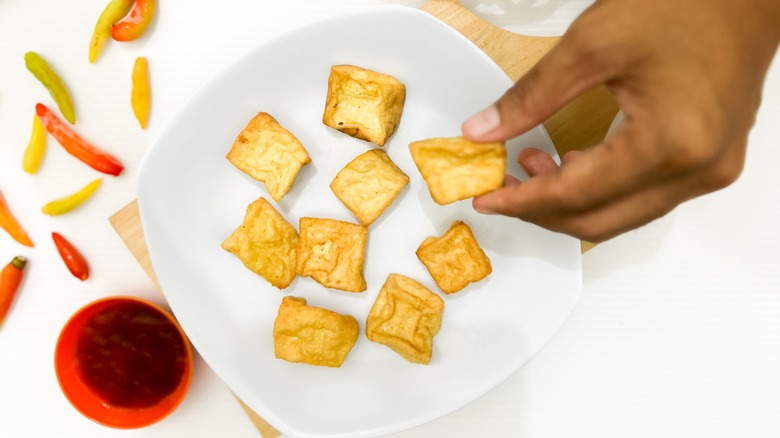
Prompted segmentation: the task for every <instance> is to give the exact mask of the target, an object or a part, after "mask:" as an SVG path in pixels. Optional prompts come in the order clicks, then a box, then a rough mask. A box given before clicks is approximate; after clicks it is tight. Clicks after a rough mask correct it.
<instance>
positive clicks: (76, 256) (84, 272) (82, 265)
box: [51, 233, 89, 281]
mask: <svg viewBox="0 0 780 438" xmlns="http://www.w3.org/2000/svg"><path fill="white" fill-rule="evenodd" d="M51 238H52V240H54V246H55V247H57V252H58V253H60V257H62V261H63V262H65V266H66V267H67V268H68V270H69V271H70V273H71V274H73V276H74V277H76V278H78V279H79V280H81V281H84V280H86V279H87V278H89V265H88V264H87V260H86V259H84V256H83V255H81V253H80V252H79V250H77V249H76V247H75V246H73V244H72V243H70V242H69V241H68V239H66V238H64V237H62V235H60V234H59V233H51Z"/></svg>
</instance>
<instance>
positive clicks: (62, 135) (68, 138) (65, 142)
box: [35, 103, 124, 176]
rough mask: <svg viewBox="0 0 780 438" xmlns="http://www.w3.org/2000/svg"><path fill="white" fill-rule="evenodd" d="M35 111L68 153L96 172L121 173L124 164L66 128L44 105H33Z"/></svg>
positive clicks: (115, 174)
mask: <svg viewBox="0 0 780 438" xmlns="http://www.w3.org/2000/svg"><path fill="white" fill-rule="evenodd" d="M35 112H36V113H37V114H38V118H40V119H41V123H43V126H45V127H46V130H47V131H49V134H51V135H52V137H54V138H55V139H56V140H57V142H58V143H59V144H61V145H62V147H63V148H65V150H66V151H68V153H69V154H71V155H73V156H74V157H76V158H78V159H79V160H81V161H83V162H84V163H85V164H86V165H87V166H89V167H91V168H93V169H95V170H97V171H98V172H103V173H107V174H109V175H114V176H117V175H119V174H120V173H122V170H123V169H124V166H122V163H120V162H119V160H117V159H116V158H115V157H114V156H113V155H111V154H108V153H106V152H103V151H101V150H100V149H98V148H96V147H94V146H92V145H91V144H89V143H87V142H86V141H85V140H84V139H83V138H81V137H79V136H78V134H76V133H75V132H73V131H72V130H71V129H70V128H68V127H67V126H66V125H65V124H64V123H62V121H61V120H60V119H59V118H57V116H56V115H54V113H53V112H51V110H50V109H49V108H47V107H46V105H44V104H42V103H39V104H37V105H35Z"/></svg>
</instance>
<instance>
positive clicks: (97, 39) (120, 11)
mask: <svg viewBox="0 0 780 438" xmlns="http://www.w3.org/2000/svg"><path fill="white" fill-rule="evenodd" d="M132 7H133V0H111V1H110V2H108V5H106V8H105V9H103V12H102V13H101V14H100V17H99V18H98V21H97V24H95V31H94V32H93V33H92V39H91V40H90V41H89V62H90V63H93V62H95V60H96V59H97V57H98V56H99V55H100V51H101V50H102V49H103V44H105V43H106V40H107V39H108V37H110V36H111V28H112V27H113V26H114V25H115V24H117V23H119V21H120V20H122V18H124V16H125V15H127V13H128V12H130V8H132Z"/></svg>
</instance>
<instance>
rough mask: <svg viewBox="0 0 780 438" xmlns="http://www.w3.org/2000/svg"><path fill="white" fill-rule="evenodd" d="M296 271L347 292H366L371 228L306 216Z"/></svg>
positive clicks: (302, 227)
mask: <svg viewBox="0 0 780 438" xmlns="http://www.w3.org/2000/svg"><path fill="white" fill-rule="evenodd" d="M299 229H300V239H299V240H298V247H297V259H296V265H295V271H296V273H297V274H298V275H300V276H302V277H311V278H312V279H313V280H314V281H316V282H317V283H319V284H321V285H323V286H325V287H329V288H333V289H339V290H343V291H347V292H363V291H364V290H366V279H365V277H364V276H363V263H364V261H365V254H366V242H367V241H368V229H367V228H366V227H364V226H362V225H357V224H353V223H349V222H344V221H339V220H335V219H320V218H311V217H302V218H301V219H300V221H299Z"/></svg>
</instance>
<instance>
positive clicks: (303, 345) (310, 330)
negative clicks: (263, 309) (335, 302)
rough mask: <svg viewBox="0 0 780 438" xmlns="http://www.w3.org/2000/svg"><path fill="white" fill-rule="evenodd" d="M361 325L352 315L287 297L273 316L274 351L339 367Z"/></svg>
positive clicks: (294, 359) (288, 357)
mask: <svg viewBox="0 0 780 438" xmlns="http://www.w3.org/2000/svg"><path fill="white" fill-rule="evenodd" d="M359 332H360V327H358V323H357V321H356V320H355V318H353V317H352V316H349V315H341V314H339V313H336V312H333V311H331V310H327V309H322V308H319V307H313V306H308V305H306V300H305V299H304V298H297V297H284V298H283V299H282V304H281V305H280V306H279V311H278V313H277V314H276V319H275V320H274V355H275V356H276V358H277V359H283V360H286V361H287V362H303V363H308V364H311V365H319V366H326V367H340V366H341V364H343V363H344V359H346V358H347V354H349V352H350V350H352V346H353V345H355V342H356V341H357V338H358V334H359Z"/></svg>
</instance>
